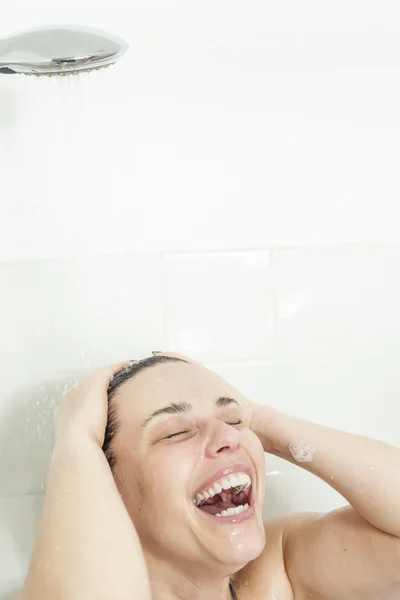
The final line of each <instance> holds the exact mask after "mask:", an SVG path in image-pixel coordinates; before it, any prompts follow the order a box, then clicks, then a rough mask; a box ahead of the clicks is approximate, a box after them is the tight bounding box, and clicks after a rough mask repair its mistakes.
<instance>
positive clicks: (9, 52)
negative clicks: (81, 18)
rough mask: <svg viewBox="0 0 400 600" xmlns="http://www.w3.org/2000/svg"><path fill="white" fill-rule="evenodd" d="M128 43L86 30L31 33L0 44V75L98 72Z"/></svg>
mask: <svg viewBox="0 0 400 600" xmlns="http://www.w3.org/2000/svg"><path fill="white" fill-rule="evenodd" d="M128 48H129V45H128V43H127V42H126V41H125V40H123V39H122V38H119V37H117V36H114V35H112V34H109V33H107V32H104V31H100V30H97V29H91V28H89V27H82V26H77V25H64V26H54V27H42V28H37V29H32V30H30V31H26V32H24V33H20V34H17V35H15V36H11V37H9V38H5V39H3V40H0V73H3V74H10V75H12V74H18V73H19V74H24V75H33V76H36V77H43V76H44V77H65V76H68V75H78V74H80V73H89V72H91V71H96V70H100V69H103V68H106V67H109V66H110V65H113V64H115V62H116V61H117V60H118V59H119V58H120V57H121V56H123V55H124V54H125V53H126V52H127V50H128Z"/></svg>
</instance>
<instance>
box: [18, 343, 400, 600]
mask: <svg viewBox="0 0 400 600" xmlns="http://www.w3.org/2000/svg"><path fill="white" fill-rule="evenodd" d="M110 378H111V381H110ZM264 452H267V453H272V454H275V455H276V456H280V457H282V458H285V459H286V460H288V461H290V462H292V463H295V464H298V465H300V466H301V467H303V468H305V469H307V470H308V471H310V472H311V473H313V474H314V475H316V476H318V477H320V478H321V479H323V480H324V481H326V482H327V483H328V484H329V485H331V486H332V487H334V488H335V489H336V490H337V491H338V492H339V493H340V494H342V495H343V496H344V497H345V498H346V499H347V500H348V502H349V504H350V506H348V507H346V508H343V509H341V510H337V511H334V512H332V513H329V514H326V515H320V514H301V515H292V516H288V517H284V518H281V519H279V520H277V521H272V522H269V523H266V524H265V525H264V524H263V522H262V505H263V501H264V487H265V464H264ZM22 598H23V599H24V600H39V599H40V600H55V599H60V600H64V599H65V600H70V599H71V600H75V599H76V600H82V599H84V600H92V599H93V600H106V599H107V600H109V599H113V600H150V599H152V600H228V599H229V600H231V599H235V598H237V599H238V600H250V599H251V600H258V599H260V600H293V599H294V598H296V600H299V599H306V598H307V599H308V598H313V599H314V600H317V599H318V600H354V599H355V598H357V599H365V600H395V599H400V450H399V449H397V448H394V447H391V446H389V445H386V444H384V443H381V442H377V441H373V440H370V439H365V438H363V437H359V436H355V435H351V434H347V433H342V432H339V431H335V430H331V429H328V428H326V427H322V426H320V425H315V424H312V423H307V422H304V421H301V420H299V419H295V418H292V417H290V416H286V415H283V414H280V413H278V412H276V411H274V410H272V409H270V408H267V407H264V406H263V407H261V406H257V405H254V404H252V403H251V402H249V401H248V400H247V399H246V398H244V397H243V396H242V394H240V393H239V392H238V391H237V390H235V389H234V388H233V387H232V386H231V385H229V384H228V383H227V382H225V381H224V380H222V379H221V378H220V377H219V376H217V375H216V374H214V373H212V372H211V371H209V370H207V369H206V368H204V367H202V366H201V365H199V364H198V363H195V362H193V361H190V360H189V359H186V358H184V357H181V356H180V355H175V354H162V353H156V355H155V356H154V357H151V358H148V359H145V360H143V361H139V362H133V363H125V364H123V365H118V366H117V367H113V368H111V369H106V370H104V371H102V372H100V373H98V374H96V375H94V376H93V377H92V378H91V379H89V380H88V381H86V382H85V383H83V384H82V385H81V386H79V387H77V388H74V389H72V390H70V391H69V392H68V393H67V394H66V395H65V397H63V399H62V401H61V405H60V410H59V412H58V415H57V422H56V427H55V446H54V452H53V456H52V461H51V465H50V469H49V475H48V483H47V492H46V499H45V503H44V509H43V515H42V520H41V524H40V526H39V531H38V536H37V540H36V545H35V549H34V552H33V556H32V560H31V565H30V569H29V573H28V576H27V580H26V585H25V591H24V593H23V596H22Z"/></svg>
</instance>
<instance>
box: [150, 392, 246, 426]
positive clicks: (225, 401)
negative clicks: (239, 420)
mask: <svg viewBox="0 0 400 600" xmlns="http://www.w3.org/2000/svg"><path fill="white" fill-rule="evenodd" d="M231 404H236V405H237V406H239V402H237V401H236V400H234V399H233V398H228V397H227V396H220V397H219V398H217V400H216V401H215V406H217V407H218V408H222V407H225V406H230V405H231ZM192 408H193V407H192V405H191V404H188V403H187V402H179V403H177V404H176V403H175V402H172V403H171V404H169V405H168V406H164V408H159V409H158V410H156V411H154V412H153V413H151V415H149V416H148V417H147V419H146V420H145V421H144V422H143V423H142V427H146V425H148V424H149V423H150V421H151V420H152V419H154V418H155V417H158V416H160V415H178V414H180V413H185V412H189V411H190V410H192Z"/></svg>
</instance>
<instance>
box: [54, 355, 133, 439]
mask: <svg viewBox="0 0 400 600" xmlns="http://www.w3.org/2000/svg"><path fill="white" fill-rule="evenodd" d="M131 362H132V361H126V362H123V363H119V364H114V365H112V366H110V367H107V368H105V369H102V370H101V371H98V372H97V373H95V374H94V375H92V376H91V377H89V378H88V379H86V380H85V381H83V382H82V383H81V384H79V385H77V386H74V387H72V388H70V389H69V390H68V391H67V392H65V393H64V394H63V396H62V398H61V402H60V406H59V408H58V409H57V410H56V412H55V415H54V434H55V444H56V445H57V444H58V443H60V442H63V441H73V442H81V441H85V440H89V441H92V442H94V443H95V444H96V445H98V446H100V448H101V447H102V445H103V442H104V434H105V430H106V425H107V415H108V402H107V390H108V386H109V383H110V380H111V379H112V378H113V377H114V375H116V373H118V372H119V371H121V370H122V369H124V368H125V367H127V366H128V365H129V364H131Z"/></svg>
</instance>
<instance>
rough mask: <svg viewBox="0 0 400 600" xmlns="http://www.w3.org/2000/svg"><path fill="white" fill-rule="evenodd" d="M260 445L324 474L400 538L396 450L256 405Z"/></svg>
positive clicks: (255, 424)
mask: <svg viewBox="0 0 400 600" xmlns="http://www.w3.org/2000/svg"><path fill="white" fill-rule="evenodd" d="M251 428H252V430H253V431H254V433H256V435H257V436H258V437H259V438H260V440H261V442H262V444H263V446H264V450H265V451H266V452H269V453H271V454H275V455H276V456H279V457H281V458H284V459H286V460H288V461H290V462H292V463H293V464H296V465H298V466H300V467H302V468H303V469H306V470H307V471H310V472H311V473H313V474H314V475H317V477H319V478H320V479H323V480H324V481H325V482H326V483H328V484H329V485H330V486H331V487H333V488H334V489H335V490H336V491H337V492H339V494H341V495H342V496H343V497H344V498H346V500H347V501H348V502H349V503H350V504H351V506H352V507H353V508H355V509H356V511H357V512H358V513H359V514H360V515H361V516H362V517H364V519H365V520H366V521H368V522H369V523H370V524H371V525H373V526H374V527H376V528H377V529H379V530H381V531H384V532H386V533H389V534H391V535H393V536H396V537H398V538H400V449H399V448H396V447H394V446H390V445H389V444H385V443H383V442H379V441H376V440H373V439H369V438H365V437H362V436H359V435H353V434H351V433H345V432H343V431H337V430H334V429H329V428H328V427H323V426H322V425H317V424H315V423H309V422H307V421H303V420H301V419H296V418H294V417H290V416H288V415H285V414H282V413H279V412H277V411H273V410H272V409H270V408H264V407H257V409H255V413H254V416H253V418H252V425H251Z"/></svg>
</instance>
